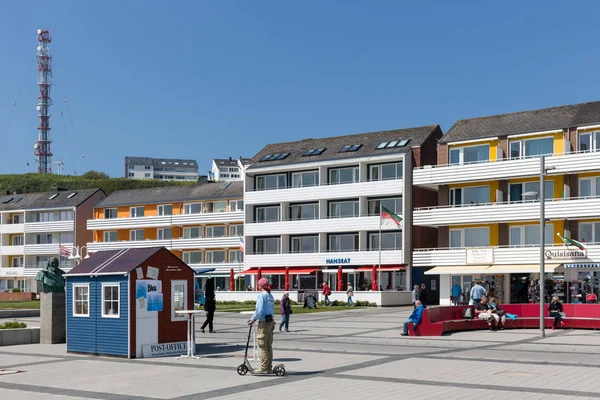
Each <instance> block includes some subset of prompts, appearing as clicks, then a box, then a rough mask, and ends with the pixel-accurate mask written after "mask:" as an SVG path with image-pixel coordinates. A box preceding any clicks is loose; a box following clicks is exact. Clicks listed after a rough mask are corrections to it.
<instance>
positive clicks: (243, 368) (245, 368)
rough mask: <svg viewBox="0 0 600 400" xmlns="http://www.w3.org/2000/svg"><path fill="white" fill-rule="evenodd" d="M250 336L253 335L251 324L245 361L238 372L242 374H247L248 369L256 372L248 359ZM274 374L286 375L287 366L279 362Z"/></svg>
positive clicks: (274, 368) (238, 368)
mask: <svg viewBox="0 0 600 400" xmlns="http://www.w3.org/2000/svg"><path fill="white" fill-rule="evenodd" d="M250 336H252V325H250V329H249V330H248V341H247V342H246V352H245V353H244V363H243V364H240V365H239V367H237V373H238V374H240V375H246V374H247V373H248V371H250V373H253V372H254V368H252V365H250V361H248V347H249V346H250ZM273 374H274V375H277V376H284V375H285V367H284V366H283V364H277V365H276V366H274V367H273Z"/></svg>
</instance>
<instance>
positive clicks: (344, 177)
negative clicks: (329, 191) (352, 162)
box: [329, 167, 360, 185]
mask: <svg viewBox="0 0 600 400" xmlns="http://www.w3.org/2000/svg"><path fill="white" fill-rule="evenodd" d="M357 182H360V177H359V173H358V167H347V168H335V169H330V170H329V184H330V185H341V184H344V183H357Z"/></svg>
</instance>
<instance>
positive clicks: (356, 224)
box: [245, 215, 400, 236]
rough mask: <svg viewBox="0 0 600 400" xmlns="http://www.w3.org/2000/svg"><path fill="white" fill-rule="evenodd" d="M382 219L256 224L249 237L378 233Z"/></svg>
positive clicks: (248, 230)
mask: <svg viewBox="0 0 600 400" xmlns="http://www.w3.org/2000/svg"><path fill="white" fill-rule="evenodd" d="M379 225H380V217H379V215H374V216H362V217H352V218H323V219H308V220H295V221H277V222H255V223H247V224H246V228H245V229H246V231H245V233H246V235H247V236H268V235H284V234H309V233H315V232H328V233H331V232H351V231H377V230H379ZM382 230H383V231H386V232H387V231H390V230H391V231H393V230H400V228H398V227H396V226H389V225H386V226H383V227H382Z"/></svg>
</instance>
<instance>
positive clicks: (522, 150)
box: [507, 136, 554, 160]
mask: <svg viewBox="0 0 600 400" xmlns="http://www.w3.org/2000/svg"><path fill="white" fill-rule="evenodd" d="M550 138H551V139H552V153H550V154H545V155H552V154H554V136H542V137H536V138H531V139H519V140H509V142H508V154H507V156H508V157H507V158H508V159H509V160H517V159H521V158H536V157H541V155H536V156H525V147H526V146H527V142H530V141H532V140H540V139H550ZM513 143H518V145H519V156H518V157H513V156H512V154H511V150H510V147H511V145H512V144H513Z"/></svg>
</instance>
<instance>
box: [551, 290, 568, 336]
mask: <svg viewBox="0 0 600 400" xmlns="http://www.w3.org/2000/svg"><path fill="white" fill-rule="evenodd" d="M564 315H565V313H564V312H563V306H562V303H561V302H560V301H558V297H556V296H553V297H552V302H551V303H550V304H548V316H549V317H550V318H554V322H553V323H552V330H555V329H556V328H558V325H559V324H560V326H565V322H564V321H563V320H562V319H563V316H564Z"/></svg>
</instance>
